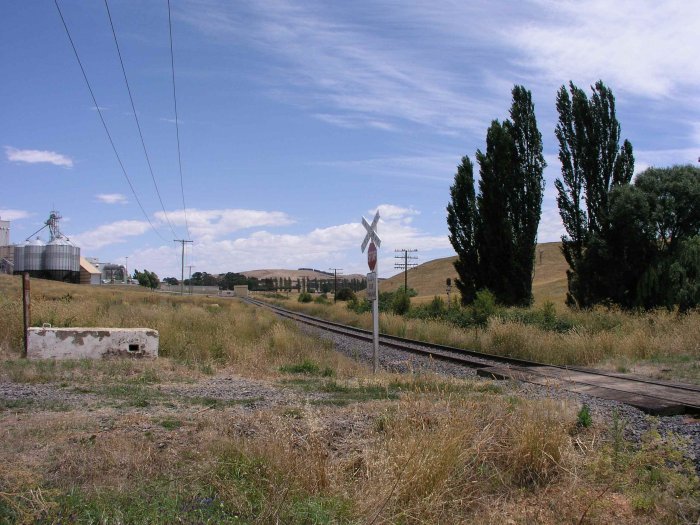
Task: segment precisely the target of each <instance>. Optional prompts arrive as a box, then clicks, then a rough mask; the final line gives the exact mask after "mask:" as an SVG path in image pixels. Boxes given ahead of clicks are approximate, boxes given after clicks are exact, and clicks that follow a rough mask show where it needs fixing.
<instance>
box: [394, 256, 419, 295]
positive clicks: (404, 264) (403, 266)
mask: <svg viewBox="0 0 700 525" xmlns="http://www.w3.org/2000/svg"><path fill="white" fill-rule="evenodd" d="M394 251H395V252H397V253H403V255H394V259H398V260H399V261H398V262H396V261H394V269H395V270H403V289H404V292H406V293H408V270H409V268H413V267H414V266H417V263H414V262H409V261H411V260H416V259H418V257H416V256H414V255H408V254H409V253H415V252H417V251H418V250H416V249H410V248H409V249H401V250H394ZM401 259H403V261H402V260H401Z"/></svg>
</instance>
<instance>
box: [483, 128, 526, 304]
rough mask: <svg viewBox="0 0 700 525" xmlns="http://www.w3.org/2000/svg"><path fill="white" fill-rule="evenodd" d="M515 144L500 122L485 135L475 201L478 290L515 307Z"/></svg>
mask: <svg viewBox="0 0 700 525" xmlns="http://www.w3.org/2000/svg"><path fill="white" fill-rule="evenodd" d="M515 155H516V153H515V143H514V141H513V138H512V136H511V135H510V133H509V132H508V126H504V125H503V124H501V123H500V122H498V121H497V120H494V121H493V122H492V123H491V126H490V127H489V129H488V131H487V133H486V151H485V152H482V151H481V150H478V151H477V152H476V159H477V161H478V162H479V176H480V180H479V195H478V196H477V198H476V204H477V209H478V219H477V221H476V224H477V227H476V245H477V253H478V259H479V263H478V268H479V270H478V271H479V277H480V282H479V286H478V287H479V288H482V287H485V288H488V289H489V290H490V291H491V292H493V294H494V295H495V296H496V300H497V301H498V302H499V303H502V304H509V305H510V304H516V303H517V297H516V295H515V290H514V289H513V286H512V283H513V281H514V277H515V276H514V275H513V273H514V272H513V256H514V243H513V222H512V217H511V213H510V212H511V205H512V203H511V197H512V194H513V193H514V192H513V183H514V181H515V178H516V175H515V166H514V163H515Z"/></svg>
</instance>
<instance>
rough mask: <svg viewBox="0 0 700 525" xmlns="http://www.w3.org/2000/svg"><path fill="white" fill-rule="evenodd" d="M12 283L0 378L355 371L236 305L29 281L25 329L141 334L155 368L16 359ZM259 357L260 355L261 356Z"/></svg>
mask: <svg viewBox="0 0 700 525" xmlns="http://www.w3.org/2000/svg"><path fill="white" fill-rule="evenodd" d="M19 287H20V281H19V279H18V278H10V277H7V276H0V292H1V295H0V318H2V319H3V320H4V322H3V324H2V325H0V360H2V361H5V363H4V366H3V367H2V369H1V370H0V376H3V375H4V376H5V377H8V378H9V379H11V380H13V381H22V382H46V381H94V380H97V379H107V380H110V379H111V380H116V379H118V378H121V379H137V378H139V377H144V376H145V377H151V378H152V380H151V381H148V382H166V381H173V380H181V381H184V380H193V379H196V378H198V377H200V376H201V375H202V371H203V370H204V371H206V370H213V369H216V368H218V367H221V366H224V365H226V366H233V367H235V369H236V370H238V371H240V372H243V373H247V374H250V375H253V376H257V377H260V376H265V375H269V374H273V375H274V374H276V373H277V369H278V368H279V367H280V366H282V365H288V364H295V363H297V362H300V361H302V360H304V359H311V358H313V359H314V360H315V361H317V362H318V364H319V366H321V367H330V368H332V369H333V370H336V371H337V373H338V374H339V376H341V377H344V376H347V375H352V374H353V373H354V372H355V368H356V365H355V364H354V363H353V362H352V361H349V360H343V359H342V357H341V356H340V355H339V354H337V353H335V352H332V351H331V350H330V349H329V348H328V346H325V347H324V346H323V345H321V344H320V343H319V342H318V341H316V340H314V339H311V338H309V337H305V336H302V335H300V334H299V333H298V332H297V331H296V330H295V329H293V328H292V325H291V324H290V323H288V322H282V321H280V320H278V319H277V318H276V317H275V316H274V315H272V314H269V313H266V312H263V311H261V310H259V309H256V308H250V307H247V306H245V305H243V304H242V303H240V302H239V301H236V300H226V299H222V298H206V297H179V296H176V295H160V294H157V293H153V292H142V291H130V290H127V291H124V290H121V291H117V290H110V289H107V290H105V289H103V288H101V287H84V286H79V285H66V284H62V283H54V282H50V281H43V280H38V279H35V280H33V281H32V325H33V326H37V325H39V326H40V325H41V324H42V323H45V322H48V323H51V324H52V325H53V326H104V327H113V326H115V327H148V328H154V329H156V330H158V331H159V333H160V348H159V353H160V356H161V357H165V358H170V359H169V360H163V359H160V360H158V361H157V362H155V363H153V362H148V361H127V362H120V361H117V362H100V361H97V362H95V361H67V362H54V361H49V362H46V361H29V362H28V361H23V360H18V359H17V357H18V356H19V353H20V345H21V341H22V320H21V302H20V288H19ZM261 353H262V355H261Z"/></svg>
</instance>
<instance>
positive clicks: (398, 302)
mask: <svg viewBox="0 0 700 525" xmlns="http://www.w3.org/2000/svg"><path fill="white" fill-rule="evenodd" d="M410 309H411V297H410V296H409V295H408V293H406V292H404V291H403V290H398V291H397V292H396V293H395V294H394V297H393V299H392V301H391V311H392V312H394V313H395V314H396V315H404V314H406V313H408V311H409V310H410Z"/></svg>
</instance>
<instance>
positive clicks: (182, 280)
mask: <svg viewBox="0 0 700 525" xmlns="http://www.w3.org/2000/svg"><path fill="white" fill-rule="evenodd" d="M173 242H179V243H180V244H181V245H182V261H181V271H180V295H184V294H185V244H186V243H188V242H189V243H190V244H191V243H192V242H194V241H187V240H185V239H174V240H173Z"/></svg>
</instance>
